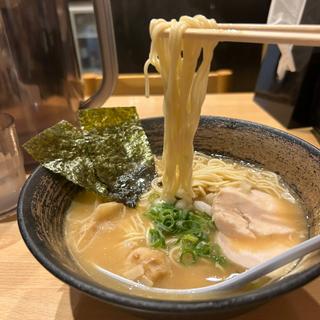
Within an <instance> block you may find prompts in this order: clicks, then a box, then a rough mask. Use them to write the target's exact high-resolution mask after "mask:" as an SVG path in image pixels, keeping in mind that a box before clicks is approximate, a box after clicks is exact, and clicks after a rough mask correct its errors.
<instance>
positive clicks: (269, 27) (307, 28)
mask: <svg viewBox="0 0 320 320" xmlns="http://www.w3.org/2000/svg"><path fill="white" fill-rule="evenodd" d="M218 28H219V29H235V30H254V31H289V32H299V33H300V32H320V25H318V24H255V23H218Z"/></svg>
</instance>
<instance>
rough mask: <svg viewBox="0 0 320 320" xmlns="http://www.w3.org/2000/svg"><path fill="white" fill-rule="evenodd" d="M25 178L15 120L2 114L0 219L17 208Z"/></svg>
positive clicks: (0, 114)
mask: <svg viewBox="0 0 320 320" xmlns="http://www.w3.org/2000/svg"><path fill="white" fill-rule="evenodd" d="M25 178H26V174H25V171H24V166H23V159H22V155H21V150H20V148H19V143H18V138H17V133H16V129H15V125H14V119H13V117H12V116H11V115H9V114H8V113H0V219H1V217H2V218H3V217H4V216H7V214H8V213H9V212H10V211H12V210H13V209H14V208H15V207H16V205H17V201H18V197H19V193H20V189H21V186H22V184H23V183H24V181H25Z"/></svg>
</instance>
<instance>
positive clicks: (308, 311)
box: [0, 93, 320, 320]
mask: <svg viewBox="0 0 320 320" xmlns="http://www.w3.org/2000/svg"><path fill="white" fill-rule="evenodd" d="M106 105H108V106H129V105H135V106H137V107H138V111H139V114H140V116H141V117H151V116H157V115H161V109H162V108H161V105H162V98H161V97H160V96H154V97H151V98H150V99H149V100H148V99H146V98H144V97H141V96H132V97H130V96H117V97H112V98H110V99H109V100H108V102H107V103H106ZM202 111H203V112H202V113H203V114H211V115H219V116H220V115H222V116H227V117H233V118H241V119H246V120H251V121H255V122H259V123H264V124H267V125H269V126H272V127H276V128H280V129H284V128H283V127H282V126H281V125H280V124H279V123H278V122H277V121H276V120H274V119H273V118H272V117H271V116H270V115H268V114H267V113H266V112H265V111H263V110H262V109H261V108H260V107H259V106H257V105H256V104H255V103H254V102H253V101H252V94H249V93H244V94H216V95H208V96H207V98H206V100H205V103H204V106H203V109H202ZM289 132H290V133H292V134H294V135H296V136H299V137H300V138H303V139H305V140H307V141H309V142H310V143H312V144H314V145H316V146H318V147H319V143H318V142H317V140H316V138H315V137H314V136H313V135H312V133H311V130H310V128H304V129H295V130H289ZM319 317H320V278H318V279H317V280H315V281H313V282H311V283H310V284H308V285H307V286H305V287H303V288H301V289H298V290H295V291H293V292H291V293H289V294H287V295H284V296H281V297H278V298H275V299H273V300H272V301H271V302H269V303H267V304H265V305H264V306H262V307H260V308H258V309H256V310H253V311H251V312H249V313H247V314H245V315H243V316H240V317H237V318H235V319H238V320H241V319H242V320H244V319H246V320H253V319H255V320H256V319H259V320H267V319H268V320H269V319H281V320H289V319H290V320H298V319H301V320H302V319H303V320H306V319H308V320H313V319H319ZM18 319H19V320H20V319H23V320H29V319H30V320H38V319H41V320H42V319H43V320H53V319H55V320H66V319H76V320H86V319H90V320H103V319H109V320H113V319H127V320H129V319H137V318H136V317H134V316H132V315H130V314H128V313H125V312H122V311H119V310H117V309H115V308H114V307H111V306H108V305H106V304H104V303H102V302H99V301H97V300H95V299H93V298H90V297H88V296H86V295H84V294H82V293H79V292H77V291H75V290H74V289H71V288H70V287H68V286H67V285H65V284H64V283H62V282H61V281H60V280H58V279H56V278H55V277H54V276H52V275H51V274H50V273H49V272H48V271H46V270H45V269H44V268H43V267H42V266H41V265H40V264H39V263H38V262H37V261H36V260H35V259H34V258H33V256H32V255H31V253H30V252H29V251H28V249H27V248H26V246H25V245H24V242H23V240H22V239H21V237H20V234H19V230H18V226H17V222H16V219H15V217H12V218H8V219H6V220H4V221H1V222H0V320H18Z"/></svg>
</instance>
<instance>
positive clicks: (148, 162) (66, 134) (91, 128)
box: [24, 107, 155, 207]
mask: <svg viewBox="0 0 320 320" xmlns="http://www.w3.org/2000/svg"><path fill="white" fill-rule="evenodd" d="M79 120H80V125H81V130H79V129H77V128H75V127H73V126H72V125H71V124H70V123H68V122H67V121H61V122H59V123H57V124H56V125H54V126H53V127H51V128H49V129H46V130H44V131H43V132H41V133H40V134H39V135H37V136H35V137H33V138H32V139H31V140H29V141H28V142H27V143H25V144H24V148H25V149H26V150H27V151H28V153H29V154H30V155H31V156H32V157H33V158H34V159H35V160H37V161H39V162H40V163H41V164H42V165H43V166H44V167H46V168H48V169H49V170H51V171H53V172H55V173H59V174H61V175H62V176H64V177H65V178H67V179H68V180H70V181H72V182H73V183H75V184H78V185H80V186H81V187H83V188H85V189H87V190H89V191H93V192H95V193H97V194H99V195H100V196H102V197H104V198H105V199H106V200H113V201H117V202H122V203H124V204H125V205H127V206H129V207H134V206H136V204H137V201H138V200H139V197H140V195H141V194H142V193H143V192H145V191H146V190H148V189H149V188H150V184H151V181H152V180H153V178H154V177H155V164H154V158H153V155H152V152H151V149H150V146H149V142H148V139H147V137H146V135H145V132H144V131H143V128H142V127H141V124H140V121H139V117H138V114H137V112H136V109H135V107H117V108H100V109H88V110H84V111H80V113H79Z"/></svg>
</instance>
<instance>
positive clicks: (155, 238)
mask: <svg viewBox="0 0 320 320" xmlns="http://www.w3.org/2000/svg"><path fill="white" fill-rule="evenodd" d="M149 243H150V245H151V246H152V247H154V248H165V247H166V242H165V238H164V236H163V235H162V234H161V232H160V231H159V230H156V229H150V230H149Z"/></svg>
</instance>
